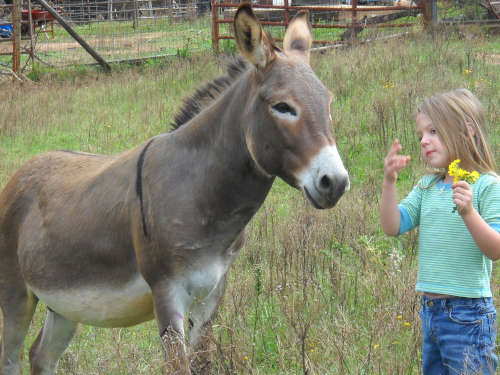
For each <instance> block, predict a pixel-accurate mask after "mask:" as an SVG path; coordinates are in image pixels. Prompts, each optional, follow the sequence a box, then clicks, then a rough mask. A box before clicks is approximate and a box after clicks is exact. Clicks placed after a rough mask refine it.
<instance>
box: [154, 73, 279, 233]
mask: <svg viewBox="0 0 500 375" xmlns="http://www.w3.org/2000/svg"><path fill="white" fill-rule="evenodd" d="M252 75H253V72H251V71H249V72H247V73H246V74H244V75H243V76H242V77H241V78H240V79H239V80H238V81H237V82H235V84H234V85H233V86H231V87H230V88H229V89H228V91H227V92H225V93H224V94H222V95H221V97H220V98H219V99H218V100H217V101H216V102H214V103H213V104H212V105H211V106H210V107H208V108H206V109H205V110H203V111H202V112H201V113H200V114H199V115H198V116H196V117H195V118H193V119H192V120H191V121H189V122H188V123H187V124H185V125H183V126H181V127H180V128H178V129H177V130H175V131H173V132H171V133H167V134H164V135H162V136H159V137H157V138H156V139H155V140H154V142H153V143H152V144H151V146H150V150H151V151H148V153H150V154H151V155H150V156H148V155H146V156H145V164H147V165H150V166H152V168H154V169H156V170H155V171H154V172H153V171H152V170H151V171H150V173H149V177H148V179H153V180H155V181H156V182H154V184H155V185H157V186H159V185H163V184H166V186H165V188H164V189H163V192H162V193H161V194H164V195H165V194H166V195H167V197H169V198H170V199H167V202H170V204H172V202H174V204H177V205H179V207H183V209H182V212H181V211H180V210H177V211H179V212H178V216H179V217H178V218H177V220H179V221H180V222H186V221H187V220H189V221H191V222H192V221H193V220H194V221H198V219H199V221H200V222H207V221H208V222H210V223H212V224H213V225H216V226H217V227H220V226H221V225H225V226H226V227H227V229H228V230H230V231H231V230H235V231H238V230H242V229H243V227H244V226H245V225H246V224H247V223H248V221H249V220H250V219H251V218H252V216H253V215H254V214H255V212H256V211H257V210H258V209H259V208H260V206H261V205H262V203H263V202H264V200H265V198H266V196H267V194H268V193H269V190H270V189H271V186H272V183H273V181H274V177H269V176H265V175H264V174H262V173H261V172H260V170H259V168H258V167H257V166H256V165H255V163H254V161H253V160H252V158H251V155H250V153H249V151H248V149H247V146H246V143H245V131H244V129H245V127H246V126H251V121H252V118H251V116H248V115H246V112H247V111H246V108H247V107H248V106H249V105H251V104H252V103H248V102H247V99H248V98H251V97H252V95H249V93H248V88H249V87H252V84H251V82H248V81H249V80H251V79H252ZM148 159H149V162H148ZM166 165H168V168H163V167H162V166H166ZM158 168H159V169H158ZM167 170H168V175H167V174H166V173H167V172H166V171H167ZM186 191H189V192H190V193H189V194H186ZM158 194H160V192H159V191H158ZM167 211H169V212H172V209H170V210H168V207H167ZM177 211H176V212H177ZM184 212H189V215H188V214H184ZM192 225H193V226H196V225H197V224H196V223H192ZM231 228H232V229H231Z"/></svg>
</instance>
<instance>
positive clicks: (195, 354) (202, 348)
mask: <svg viewBox="0 0 500 375" xmlns="http://www.w3.org/2000/svg"><path fill="white" fill-rule="evenodd" d="M226 287H227V273H226V274H225V275H224V276H223V277H222V278H221V279H220V280H219V283H218V284H217V287H216V288H215V289H214V290H213V291H212V293H210V295H209V296H208V297H207V298H205V299H204V300H203V301H201V302H198V303H196V304H195V305H193V306H191V308H190V310H189V326H190V330H189V337H188V339H189V341H188V343H189V352H190V361H191V371H192V374H196V375H201V374H210V373H211V369H212V354H211V348H210V346H211V345H210V343H211V341H212V326H213V320H214V318H215V315H216V314H217V311H218V309H219V305H220V303H221V301H222V297H223V296H224V292H225V291H226Z"/></svg>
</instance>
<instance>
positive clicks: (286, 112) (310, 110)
mask: <svg viewBox="0 0 500 375" xmlns="http://www.w3.org/2000/svg"><path fill="white" fill-rule="evenodd" d="M235 30H236V31H237V32H236V41H237V43H238V46H239V49H240V51H241V52H242V54H243V55H244V56H245V57H246V58H247V59H248V60H249V61H250V62H252V63H253V64H254V65H255V67H256V71H255V73H254V74H255V76H254V79H255V90H256V92H255V95H254V98H255V99H254V101H253V102H252V103H251V104H250V105H251V106H253V108H251V110H250V111H251V112H252V113H254V114H255V113H258V115H257V116H254V117H253V118H252V119H250V121H249V125H248V126H247V128H246V133H245V140H246V144H247V147H248V150H249V152H250V154H251V156H252V158H253V160H254V162H255V163H256V165H257V166H258V167H259V168H260V169H261V171H262V172H263V173H265V174H267V175H270V176H279V177H280V178H282V179H283V180H285V181H286V182H287V183H288V184H290V185H291V186H293V187H295V188H297V189H299V190H301V191H302V192H303V193H304V195H305V197H306V198H307V200H308V201H309V202H310V203H311V204H312V205H313V206H314V207H316V208H329V207H333V206H334V205H335V204H336V203H337V201H338V200H339V199H340V197H341V196H342V194H344V193H345V192H346V191H348V190H349V176H348V174H347V171H346V170H345V168H344V166H343V164H342V161H341V160H340V157H339V154H338V151H337V148H336V145H335V138H334V136H333V127H332V119H331V116H330V105H331V102H332V98H333V96H332V94H331V93H330V92H329V91H328V89H327V88H326V87H325V86H324V85H323V84H322V83H321V81H320V80H319V79H318V78H317V77H316V75H315V74H314V72H313V71H312V69H311V67H310V65H309V48H310V46H311V42H312V29H311V26H310V24H309V20H308V13H307V12H299V13H298V14H297V16H296V17H295V18H294V19H293V21H292V22H291V23H290V26H289V28H288V30H287V32H286V34H285V38H284V41H283V45H284V49H283V50H281V49H279V48H278V47H276V46H275V45H274V44H273V43H272V42H271V41H269V40H268V39H267V38H266V36H265V35H264V34H263V33H262V29H261V27H260V24H259V22H258V20H257V19H256V18H255V16H254V14H253V12H252V11H251V8H249V7H248V8H245V7H240V9H239V11H238V13H237V14H236V16H235ZM238 31H239V32H238Z"/></svg>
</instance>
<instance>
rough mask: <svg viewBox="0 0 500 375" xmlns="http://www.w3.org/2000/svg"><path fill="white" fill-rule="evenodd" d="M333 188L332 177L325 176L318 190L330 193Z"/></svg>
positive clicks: (320, 181)
mask: <svg viewBox="0 0 500 375" xmlns="http://www.w3.org/2000/svg"><path fill="white" fill-rule="evenodd" d="M331 186H332V179H331V177H330V176H328V175H324V176H323V177H321V179H320V180H319V184H318V190H320V191H322V192H329V191H330V189H331Z"/></svg>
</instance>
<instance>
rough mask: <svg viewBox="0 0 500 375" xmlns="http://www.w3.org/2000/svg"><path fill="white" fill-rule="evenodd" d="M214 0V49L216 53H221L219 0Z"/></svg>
mask: <svg viewBox="0 0 500 375" xmlns="http://www.w3.org/2000/svg"><path fill="white" fill-rule="evenodd" d="M211 1H212V50H213V51H214V52H215V54H216V55H218V54H219V23H218V21H219V18H218V15H217V7H216V5H215V4H216V3H217V0H211Z"/></svg>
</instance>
